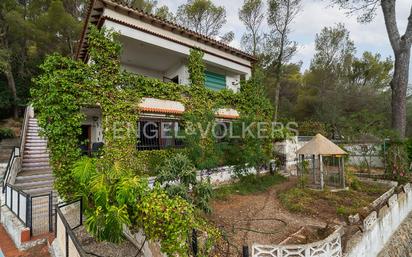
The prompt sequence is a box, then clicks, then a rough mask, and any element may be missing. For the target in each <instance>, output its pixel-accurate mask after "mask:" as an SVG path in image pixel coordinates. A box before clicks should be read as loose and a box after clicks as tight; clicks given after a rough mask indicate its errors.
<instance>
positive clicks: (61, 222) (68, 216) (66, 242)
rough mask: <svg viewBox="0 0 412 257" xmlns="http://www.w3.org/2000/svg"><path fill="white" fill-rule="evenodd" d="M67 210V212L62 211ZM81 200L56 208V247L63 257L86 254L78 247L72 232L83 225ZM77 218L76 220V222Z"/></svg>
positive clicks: (82, 256)
mask: <svg viewBox="0 0 412 257" xmlns="http://www.w3.org/2000/svg"><path fill="white" fill-rule="evenodd" d="M64 209H69V210H64ZM81 210H82V202H81V200H78V201H75V202H71V203H67V204H63V205H58V206H57V207H56V220H55V230H54V231H55V236H56V240H57V246H58V247H59V248H60V250H61V251H62V252H63V254H64V256H65V257H72V256H73V257H78V256H80V257H85V256H87V255H86V252H85V251H84V249H83V248H82V246H81V245H80V242H79V240H78V239H77V237H76V235H75V234H74V232H73V230H74V229H76V228H77V227H79V226H81V225H82V224H83V219H82V211H81ZM77 218H78V220H77Z"/></svg>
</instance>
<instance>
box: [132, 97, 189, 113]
mask: <svg viewBox="0 0 412 257" xmlns="http://www.w3.org/2000/svg"><path fill="white" fill-rule="evenodd" d="M139 109H140V110H141V111H143V112H154V113H165V114H182V113H184V111H185V106H184V105H183V104H182V103H181V102H177V101H170V100H161V99H157V98H148V97H144V98H143V99H142V101H141V102H140V104H139Z"/></svg>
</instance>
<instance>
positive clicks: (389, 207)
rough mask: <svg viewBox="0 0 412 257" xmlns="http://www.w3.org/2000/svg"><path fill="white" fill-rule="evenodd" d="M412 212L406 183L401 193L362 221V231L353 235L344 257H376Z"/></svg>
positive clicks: (410, 193)
mask: <svg viewBox="0 0 412 257" xmlns="http://www.w3.org/2000/svg"><path fill="white" fill-rule="evenodd" d="M411 211H412V191H411V185H410V184H409V183H408V184H406V185H404V186H403V187H402V191H401V192H400V193H398V194H393V195H392V196H391V197H390V198H389V199H388V201H387V204H386V205H384V206H383V207H381V208H380V209H379V210H378V211H372V212H371V213H370V214H369V215H368V216H367V217H366V218H365V219H364V220H363V229H362V230H363V231H358V232H357V233H356V234H355V235H353V236H352V237H351V238H350V239H349V241H348V243H347V247H346V250H345V253H344V255H343V256H344V257H376V256H378V254H379V252H380V251H382V249H383V248H384V246H385V244H386V243H387V242H388V241H389V239H390V237H391V236H392V234H394V232H396V230H397V229H398V227H399V226H400V224H401V223H402V222H403V221H404V219H405V218H406V217H407V216H408V215H409V213H410V212H411Z"/></svg>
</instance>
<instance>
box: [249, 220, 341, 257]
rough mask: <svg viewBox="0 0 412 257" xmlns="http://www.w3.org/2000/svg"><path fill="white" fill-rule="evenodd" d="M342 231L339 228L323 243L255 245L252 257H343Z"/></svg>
mask: <svg viewBox="0 0 412 257" xmlns="http://www.w3.org/2000/svg"><path fill="white" fill-rule="evenodd" d="M341 230H342V228H341V227H340V228H338V229H337V230H335V232H333V233H332V234H331V235H330V236H328V237H327V238H325V239H324V240H322V241H318V242H314V243H310V244H302V245H259V244H253V246H252V257H341V256H342V243H341Z"/></svg>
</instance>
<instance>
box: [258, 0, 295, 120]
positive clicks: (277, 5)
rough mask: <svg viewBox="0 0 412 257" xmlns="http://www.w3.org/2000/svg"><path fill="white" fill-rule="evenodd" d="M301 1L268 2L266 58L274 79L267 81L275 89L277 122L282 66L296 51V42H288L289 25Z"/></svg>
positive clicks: (277, 0)
mask: <svg viewBox="0 0 412 257" xmlns="http://www.w3.org/2000/svg"><path fill="white" fill-rule="evenodd" d="M300 3H301V0H269V1H268V5H269V7H268V8H269V9H268V17H267V21H268V25H269V27H270V33H269V34H268V35H266V38H267V42H266V46H265V47H266V49H267V50H266V51H265V54H266V57H265V59H266V60H265V61H266V64H267V65H268V68H269V69H268V70H269V71H270V73H274V77H273V78H272V79H269V81H268V84H269V85H273V86H274V88H275V97H274V104H275V111H274V118H275V120H277V116H278V109H279V92H280V79H281V72H282V66H283V64H285V63H286V62H288V61H289V60H290V58H291V57H292V55H293V54H294V53H295V51H296V42H293V41H290V40H289V34H290V25H291V24H292V22H293V19H294V18H295V17H296V15H297V14H298V12H299V10H300V7H301V5H300Z"/></svg>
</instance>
